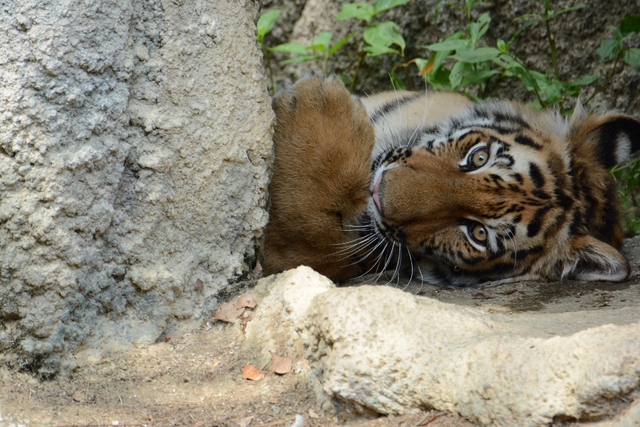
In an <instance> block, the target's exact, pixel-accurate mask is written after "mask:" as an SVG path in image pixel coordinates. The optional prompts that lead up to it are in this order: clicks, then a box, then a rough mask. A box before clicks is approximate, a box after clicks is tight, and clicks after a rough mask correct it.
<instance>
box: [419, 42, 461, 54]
mask: <svg viewBox="0 0 640 427" xmlns="http://www.w3.org/2000/svg"><path fill="white" fill-rule="evenodd" d="M469 48H470V43H469V40H445V41H443V42H440V43H433V44H430V45H428V46H427V49H429V50H432V51H434V52H451V51H454V50H455V51H457V50H469Z"/></svg>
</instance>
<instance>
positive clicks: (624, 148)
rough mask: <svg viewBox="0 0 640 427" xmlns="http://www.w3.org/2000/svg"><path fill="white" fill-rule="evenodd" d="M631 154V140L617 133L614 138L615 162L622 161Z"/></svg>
mask: <svg viewBox="0 0 640 427" xmlns="http://www.w3.org/2000/svg"><path fill="white" fill-rule="evenodd" d="M630 155H631V140H629V138H628V137H627V136H626V135H624V134H622V133H621V134H619V135H618V138H616V162H618V163H622V162H624V161H625V160H627V159H628V158H629V156H630Z"/></svg>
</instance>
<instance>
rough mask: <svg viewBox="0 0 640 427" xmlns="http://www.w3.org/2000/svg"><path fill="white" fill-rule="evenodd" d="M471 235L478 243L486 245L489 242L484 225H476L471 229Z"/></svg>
mask: <svg viewBox="0 0 640 427" xmlns="http://www.w3.org/2000/svg"><path fill="white" fill-rule="evenodd" d="M471 235H472V236H473V239H474V240H475V241H476V242H478V243H484V242H486V241H487V229H486V228H485V227H484V225H482V224H474V225H473V226H472V228H471Z"/></svg>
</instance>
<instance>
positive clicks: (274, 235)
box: [264, 74, 375, 281]
mask: <svg viewBox="0 0 640 427" xmlns="http://www.w3.org/2000/svg"><path fill="white" fill-rule="evenodd" d="M273 109H274V111H275V113H276V126H275V134H274V151H275V161H274V173H273V177H272V180H271V185H270V187H269V191H270V194H271V208H270V212H269V215H270V220H269V224H268V225H267V228H266V231H265V246H264V269H265V273H267V274H271V273H275V272H278V271H282V270H286V269H289V268H293V267H296V266H298V265H308V266H310V267H312V268H314V269H315V270H317V271H318V272H320V273H322V274H324V275H326V276H328V277H330V278H331V279H333V280H335V281H341V280H346V279H348V278H351V277H355V276H357V275H359V274H361V273H362V269H361V268H360V267H359V265H358V262H357V258H356V257H355V256H354V255H353V254H351V253H350V252H349V251H348V250H345V245H348V242H350V241H351V240H353V239H354V238H356V237H357V235H356V233H355V232H353V231H350V229H349V228H350V227H349V226H350V225H355V224H356V222H357V218H358V216H359V215H360V214H362V213H363V212H364V210H365V208H366V204H367V200H368V197H369V182H370V173H371V172H370V168H371V152H372V149H373V144H374V140H375V136H374V130H373V126H372V124H371V122H370V121H369V118H368V116H367V113H366V111H365V109H364V107H363V106H362V104H361V103H360V101H359V100H358V99H357V98H355V97H352V95H351V94H350V93H349V91H348V90H347V89H346V88H345V87H344V85H343V84H342V82H341V81H340V80H339V79H337V78H335V77H329V78H324V77H323V76H322V75H319V74H310V75H308V76H307V77H305V78H303V79H301V80H299V81H298V82H297V83H296V84H295V85H293V86H289V87H286V88H285V89H283V90H282V91H281V92H280V93H279V94H278V95H276V97H275V99H274V101H273Z"/></svg>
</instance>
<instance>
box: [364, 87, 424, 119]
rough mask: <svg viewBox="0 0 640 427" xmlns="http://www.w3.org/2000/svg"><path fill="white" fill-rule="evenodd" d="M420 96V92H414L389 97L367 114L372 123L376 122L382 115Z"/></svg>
mask: <svg viewBox="0 0 640 427" xmlns="http://www.w3.org/2000/svg"><path fill="white" fill-rule="evenodd" d="M421 96H422V93H421V92H414V93H411V94H408V95H405V96H403V97H399V98H395V99H391V100H389V101H388V102H386V103H384V104H382V106H380V107H378V108H377V109H376V110H375V111H374V112H373V113H372V114H370V115H369V120H371V122H373V123H377V122H378V120H379V119H380V118H382V116H384V115H386V114H388V113H390V112H391V111H394V110H397V109H399V108H401V107H403V106H404V105H405V104H408V103H409V102H411V101H413V100H414V99H417V98H419V97H421Z"/></svg>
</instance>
